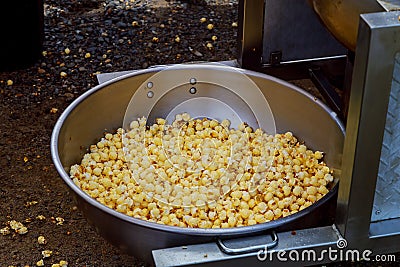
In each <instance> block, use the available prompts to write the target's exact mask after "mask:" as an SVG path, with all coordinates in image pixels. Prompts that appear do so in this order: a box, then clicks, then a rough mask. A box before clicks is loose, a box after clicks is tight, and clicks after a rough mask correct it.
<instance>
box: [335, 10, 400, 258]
mask: <svg viewBox="0 0 400 267" xmlns="http://www.w3.org/2000/svg"><path fill="white" fill-rule="evenodd" d="M399 15H400V12H381V13H372V14H363V15H361V19H360V27H359V30H358V32H359V35H358V41H357V50H356V59H355V64H354V73H353V79H352V86H351V96H350V106H349V116H348V120H347V127H346V137H345V144H344V150H343V164H342V176H341V181H340V188H339V196H338V208H337V224H338V227H339V230H340V231H341V233H342V234H343V236H344V238H346V240H347V241H348V244H349V246H351V247H356V248H359V249H363V248H369V249H372V250H373V251H374V253H379V252H386V253H388V252H393V251H399V246H398V244H399V243H398V242H400V235H398V234H396V233H397V230H395V231H394V233H393V234H392V235H390V234H389V233H387V232H386V233H385V234H382V235H381V237H376V238H371V237H372V236H371V235H372V233H371V232H372V231H375V232H376V229H377V228H376V226H378V224H375V223H373V224H371V213H372V208H373V201H374V194H375V188H376V182H377V177H378V169H379V163H380V158H381V150H382V144H383V136H384V129H385V123H386V116H387V111H388V106H389V98H390V93H391V87H392V80H393V70H394V58H395V55H396V53H397V52H398V51H399V50H400V45H399V44H400V24H399ZM395 220H396V219H395ZM386 223H390V222H389V220H388V222H386Z"/></svg>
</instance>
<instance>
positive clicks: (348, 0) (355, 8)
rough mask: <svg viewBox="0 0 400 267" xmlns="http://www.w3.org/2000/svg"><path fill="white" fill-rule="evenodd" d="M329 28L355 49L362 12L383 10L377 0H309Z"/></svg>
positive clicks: (340, 39) (345, 44) (347, 45)
mask: <svg viewBox="0 0 400 267" xmlns="http://www.w3.org/2000/svg"><path fill="white" fill-rule="evenodd" d="M309 2H310V4H311V5H312V7H313V8H314V11H315V12H316V13H317V14H318V16H319V17H320V18H321V20H322V22H323V23H324V24H325V26H326V27H327V28H328V30H329V31H330V32H331V33H332V34H333V35H334V36H335V37H336V39H338V40H339V41H340V42H341V43H342V44H343V45H344V46H346V47H347V48H348V49H350V50H352V51H355V49H356V43H357V32H358V21H359V18H360V14H364V13H372V12H379V11H383V8H382V6H381V5H380V4H379V3H378V1H377V0H361V1H360V0H309Z"/></svg>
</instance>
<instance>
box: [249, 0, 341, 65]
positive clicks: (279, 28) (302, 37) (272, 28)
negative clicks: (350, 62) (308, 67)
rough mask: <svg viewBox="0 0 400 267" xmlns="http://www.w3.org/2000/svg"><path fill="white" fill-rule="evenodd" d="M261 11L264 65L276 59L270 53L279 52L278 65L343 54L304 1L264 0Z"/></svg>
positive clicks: (338, 45) (339, 46)
mask: <svg viewBox="0 0 400 267" xmlns="http://www.w3.org/2000/svg"><path fill="white" fill-rule="evenodd" d="M264 12H265V14H264V37H263V54H262V56H263V60H262V62H263V63H264V64H271V63H272V62H271V61H273V60H276V59H273V58H271V54H272V55H273V53H274V52H280V53H281V59H280V61H281V62H287V61H297V60H305V59H313V58H322V57H331V56H338V55H343V54H346V52H347V50H346V49H345V48H344V47H343V46H342V45H340V44H339V43H338V42H337V41H336V40H335V38H334V37H333V36H332V35H331V34H330V33H329V32H328V31H327V30H326V29H325V28H324V26H323V25H322V24H321V23H320V21H319V19H318V17H317V16H316V14H315V13H314V12H313V11H312V8H311V7H310V5H308V3H307V1H306V0H300V1H299V0H279V1H275V0H267V1H265V11H264ZM246 30H247V29H246ZM278 63H279V62H278Z"/></svg>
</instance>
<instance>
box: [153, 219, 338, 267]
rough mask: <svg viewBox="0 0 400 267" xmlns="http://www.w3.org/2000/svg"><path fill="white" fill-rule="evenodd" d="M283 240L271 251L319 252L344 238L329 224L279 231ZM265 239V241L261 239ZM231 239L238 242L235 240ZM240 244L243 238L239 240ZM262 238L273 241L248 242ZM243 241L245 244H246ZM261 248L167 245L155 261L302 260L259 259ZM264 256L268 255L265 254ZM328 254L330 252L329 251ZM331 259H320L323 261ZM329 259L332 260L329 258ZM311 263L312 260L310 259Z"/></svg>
mask: <svg viewBox="0 0 400 267" xmlns="http://www.w3.org/2000/svg"><path fill="white" fill-rule="evenodd" d="M278 237H279V243H278V245H277V246H276V247H274V248H271V249H267V252H270V253H275V255H276V253H277V252H278V251H286V252H288V251H290V250H297V251H298V252H299V253H301V251H302V250H304V249H313V250H315V251H316V252H317V251H318V248H319V247H328V246H333V249H337V246H336V243H337V241H338V240H339V239H340V238H341V237H340V236H339V235H338V234H337V231H336V230H335V228H334V227H332V226H326V227H320V228H314V229H304V230H299V231H296V232H295V234H294V233H293V232H283V233H278ZM260 241H261V242H260ZM231 242H235V240H232V241H231ZM237 242H238V244H237V245H238V246H240V245H241V244H240V243H241V240H237ZM262 242H271V238H270V237H268V238H260V237H255V238H251V237H250V238H247V239H246V243H247V244H260V243H262ZM242 245H243V244H242ZM258 253H259V252H258V251H257V252H254V253H248V254H245V255H228V254H225V253H223V252H222V251H221V250H220V249H219V247H218V246H217V244H216V243H206V244H198V245H190V246H184V247H182V246H180V247H173V248H165V249H159V250H154V251H153V258H154V262H155V264H156V266H157V267H166V266H193V265H201V266H228V265H229V266H243V264H246V266H268V265H269V264H271V265H273V266H291V265H294V266H299V264H300V262H290V261H281V262H280V261H278V260H277V259H276V257H275V259H274V261H273V262H271V261H269V257H270V256H269V254H268V255H267V256H266V259H265V261H261V260H258V258H257V254H258ZM262 256H264V255H262ZM325 256H327V254H326V255H325ZM326 261H327V257H326V259H325V261H324V260H321V261H319V263H323V262H326ZM328 261H329V260H328ZM308 264H312V263H311V262H308Z"/></svg>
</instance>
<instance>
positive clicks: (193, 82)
mask: <svg viewBox="0 0 400 267" xmlns="http://www.w3.org/2000/svg"><path fill="white" fill-rule="evenodd" d="M189 82H190V84H192V85H193V84H196V83H197V80H196V78H190V80H189Z"/></svg>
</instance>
